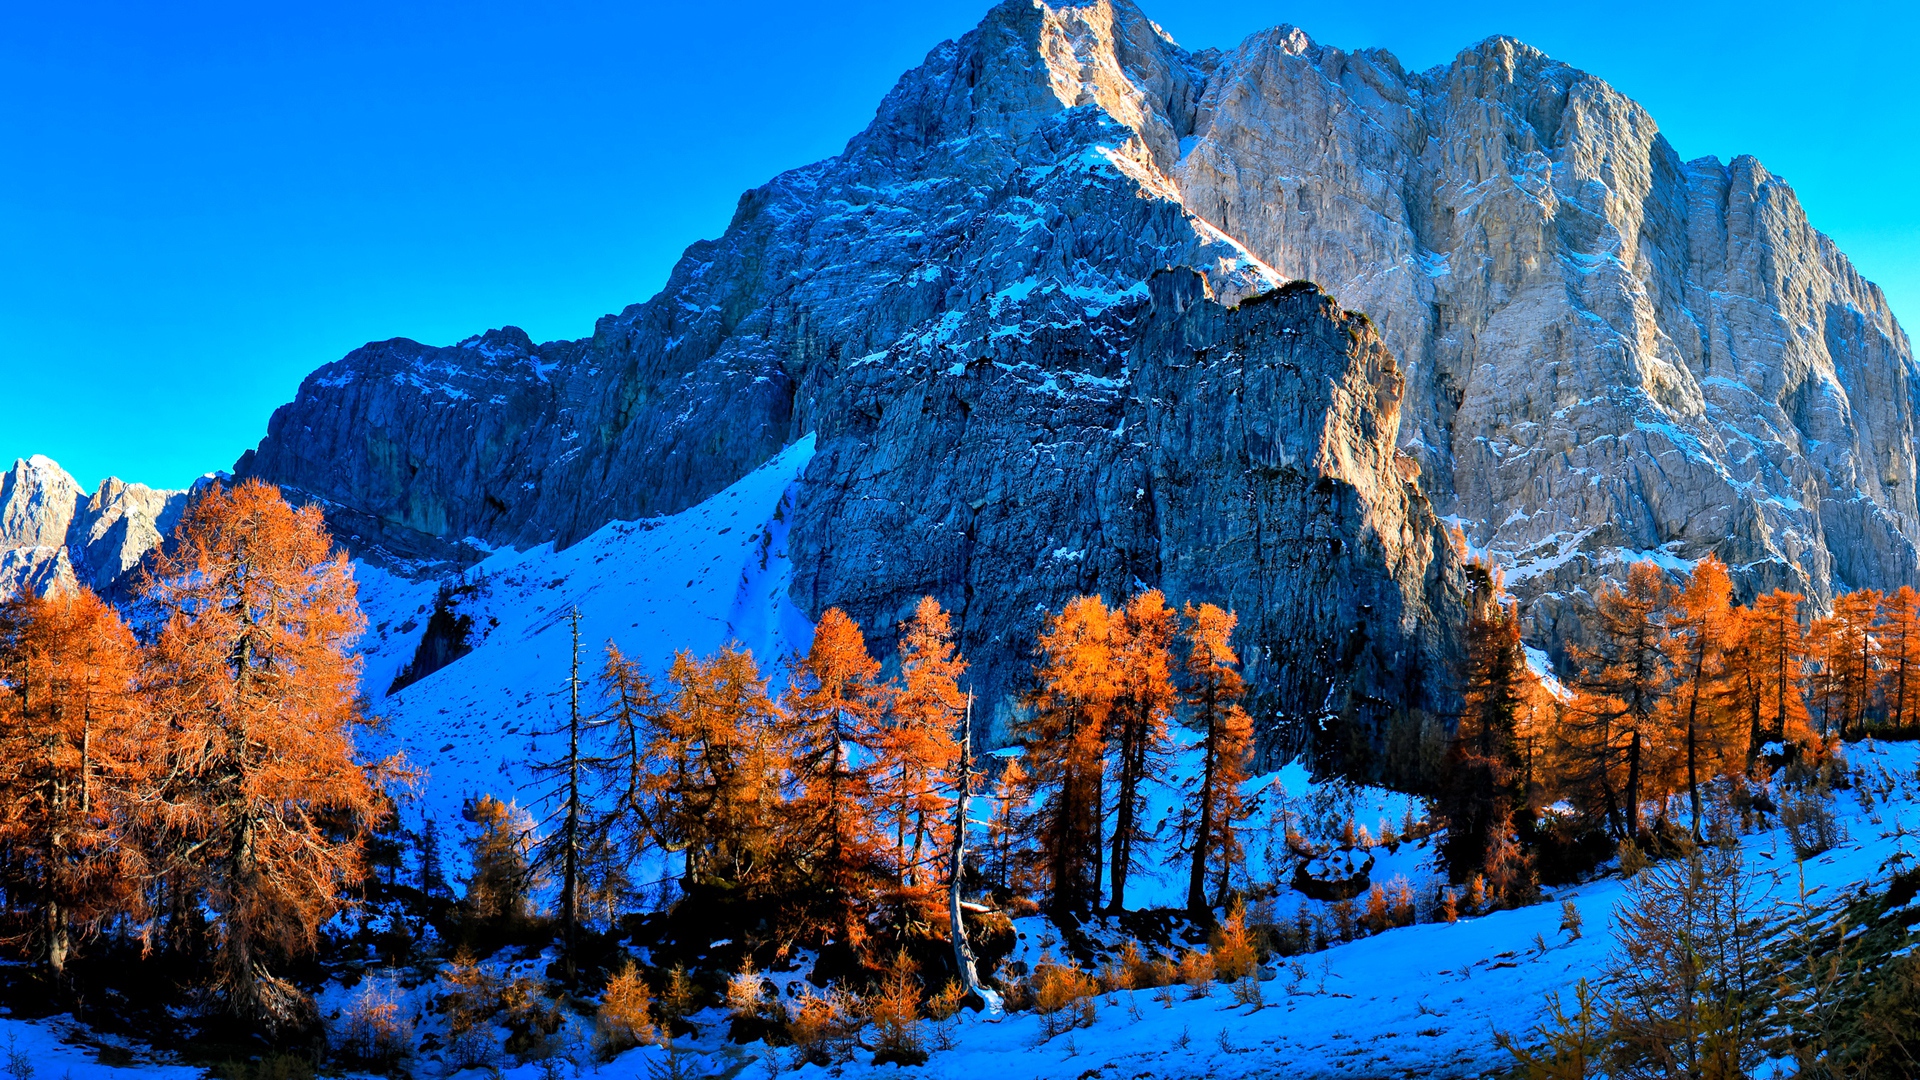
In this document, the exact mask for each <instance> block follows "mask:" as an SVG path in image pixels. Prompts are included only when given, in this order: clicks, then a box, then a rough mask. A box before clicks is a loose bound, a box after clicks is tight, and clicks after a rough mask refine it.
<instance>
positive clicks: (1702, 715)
mask: <svg viewBox="0 0 1920 1080" xmlns="http://www.w3.org/2000/svg"><path fill="white" fill-rule="evenodd" d="M1735 633H1736V622H1735V619H1734V614H1733V583H1732V581H1731V580H1730V579H1729V578H1728V577H1727V567H1726V564H1725V563H1722V562H1721V561H1720V560H1719V559H1718V558H1715V557H1714V556H1712V555H1708V556H1707V557H1705V558H1703V559H1701V560H1700V561H1699V562H1698V563H1696V564H1694V568H1693V572H1692V573H1691V574H1690V575H1689V576H1688V578H1687V583H1686V585H1685V587H1683V588H1681V589H1680V590H1679V591H1678V592H1677V593H1676V594H1675V596H1674V602H1673V610H1672V613H1671V614H1670V615H1669V617H1668V619H1667V639H1666V642H1665V644H1666V650H1667V660H1668V663H1670V664H1671V665H1672V667H1673V672H1674V680H1675V681H1674V688H1673V693H1672V694H1671V695H1670V696H1669V697H1668V698H1667V700H1666V712H1667V717H1668V723H1667V728H1668V730H1669V731H1671V732H1673V733H1674V737H1675V738H1676V740H1677V741H1678V744H1679V745H1678V748H1677V750H1678V753H1677V754H1676V764H1677V765H1678V767H1679V770H1680V772H1681V774H1682V776H1683V778H1684V779H1683V783H1684V784H1685V785H1686V790H1687V801H1688V803H1689V804H1690V808H1691V809H1692V811H1693V823H1692V828H1693V838H1694V839H1695V840H1700V839H1702V836H1701V833H1700V818H1701V803H1700V784H1701V782H1702V781H1705V780H1710V779H1712V778H1713V777H1714V776H1716V775H1719V774H1720V773H1721V772H1723V771H1725V769H1726V767H1727V765H1728V763H1729V762H1730V761H1731V760H1732V759H1734V758H1736V757H1743V756H1744V754H1745V742H1746V735H1747V732H1746V731H1745V730H1744V729H1743V726H1742V724H1741V722H1740V721H1741V720H1742V717H1741V715H1740V714H1739V712H1738V711H1737V709H1738V703H1737V697H1738V691H1739V689H1740V688H1741V687H1740V686H1739V684H1738V682H1737V681H1736V677H1737V673H1736V672H1735V671H1733V670H1732V669H1731V668H1730V667H1729V665H1728V657H1727V653H1728V649H1729V645H1730V644H1731V642H1732V641H1733V640H1734V637H1735ZM1740 767H1741V766H1738V765H1736V766H1734V768H1735V769H1736V771H1737V770H1738V769H1739V768H1740Z"/></svg>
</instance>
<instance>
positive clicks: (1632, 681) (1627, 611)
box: [1565, 562, 1673, 838]
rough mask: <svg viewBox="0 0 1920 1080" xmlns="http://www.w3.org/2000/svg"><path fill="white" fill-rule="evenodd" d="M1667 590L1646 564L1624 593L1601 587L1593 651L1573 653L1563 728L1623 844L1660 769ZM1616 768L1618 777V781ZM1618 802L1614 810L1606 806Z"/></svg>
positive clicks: (1636, 829)
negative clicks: (1591, 772)
mask: <svg viewBox="0 0 1920 1080" xmlns="http://www.w3.org/2000/svg"><path fill="white" fill-rule="evenodd" d="M1672 599H1673V587H1672V586H1671V585H1670V584H1668V582H1667V580H1666V577H1665V575H1664V574H1662V573H1661V571H1660V568H1659V567H1657V566H1655V565H1653V564H1652V563H1646V562H1641V563H1634V564H1633V566H1632V567H1631V568H1629V569H1628V571H1627V583H1626V587H1625V588H1618V587H1615V586H1611V585H1610V586H1607V587H1605V588H1603V589H1602V590H1601V592H1600V595H1599V597H1598V598H1597V599H1596V600H1595V602H1594V629H1595V631H1596V633H1595V635H1594V637H1595V644H1594V646H1593V647H1592V648H1577V649H1574V650H1573V654H1574V659H1575V661H1576V662H1577V663H1578V664H1579V665H1580V669H1581V670H1580V675H1579V677H1578V679H1577V680H1576V682H1575V691H1576V696H1575V701H1574V703H1573V706H1572V708H1570V709H1569V710H1568V712H1567V721H1566V725H1565V726H1569V727H1570V728H1571V730H1572V731H1573V733H1574V734H1575V735H1576V738H1575V740H1574V745H1575V747H1576V748H1577V749H1576V753H1575V755H1574V757H1575V759H1576V760H1579V759H1584V760H1585V761H1586V762H1587V763H1588V765H1589V766H1590V767H1591V768H1593V769H1595V770H1597V772H1598V775H1599V780H1600V785H1599V786H1600V788H1601V790H1602V792H1603V794H1604V796H1605V798H1606V801H1607V803H1608V804H1609V805H1608V806H1607V810H1608V814H1609V817H1613V815H1614V814H1615V813H1616V812H1617V813H1619V814H1620V815H1621V817H1622V818H1623V819H1624V820H1616V821H1614V824H1615V826H1616V828H1619V829H1621V830H1622V831H1623V832H1624V835H1625V836H1627V837H1632V838H1637V837H1638V836H1639V835H1640V832H1641V829H1640V804H1641V802H1642V801H1643V799H1644V797H1645V796H1646V795H1647V793H1648V789H1649V788H1650V787H1653V786H1654V783H1653V782H1654V781H1656V779H1657V777H1658V775H1659V768H1660V765H1661V764H1662V763H1661V762H1660V761H1659V760H1658V756H1659V754H1660V751H1661V749H1662V748H1663V739H1662V735H1663V727H1662V721H1661V716H1660V708H1661V703H1662V699H1663V698H1664V697H1665V695H1666V693H1667V691H1668V689H1669V685H1670V681H1671V679H1672V673H1673V667H1672V664H1671V663H1670V662H1669V660H1668V657H1667V653H1666V649H1665V641H1666V635H1667V630H1666V619H1667V615H1668V607H1669V605H1670V604H1671V603H1672ZM1616 762H1617V763H1618V764H1617V768H1618V769H1619V770H1621V771H1622V772H1623V773H1624V775H1622V776H1619V778H1618V784H1619V786H1618V788H1617V789H1616V788H1615V786H1614V784H1615V776H1616V772H1615V770H1616ZM1616 794H1617V796H1618V799H1619V805H1618V808H1617V810H1616V808H1615V807H1614V806H1613V805H1612V803H1613V799H1614V797H1615V795H1616Z"/></svg>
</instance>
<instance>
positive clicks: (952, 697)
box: [881, 596, 967, 910]
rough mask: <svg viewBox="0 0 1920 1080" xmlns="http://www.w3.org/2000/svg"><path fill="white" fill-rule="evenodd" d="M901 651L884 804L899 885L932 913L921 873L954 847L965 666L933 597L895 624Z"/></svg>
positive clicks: (885, 745)
mask: <svg viewBox="0 0 1920 1080" xmlns="http://www.w3.org/2000/svg"><path fill="white" fill-rule="evenodd" d="M899 647H900V691H899V693H898V694H897V695H895V696H894V698H893V707H892V712H891V715H890V717H889V722H888V725H887V729H886V732H885V737H884V739H883V742H882V758H883V762H884V769H883V776H882V784H883V785H884V791H883V792H882V794H881V801H882V806H883V808H884V812H885V815H886V817H887V818H888V819H889V820H890V821H891V824H892V826H893V844H894V859H895V863H896V866H897V868H898V885H899V887H900V888H901V889H902V890H903V891H910V892H911V893H913V894H914V895H916V896H917V897H918V898H919V900H920V902H921V904H920V906H922V907H923V908H926V909H927V910H932V908H933V907H936V906H937V900H938V897H937V896H936V895H935V893H934V892H932V891H930V889H929V888H928V887H929V886H930V885H931V884H932V882H931V880H930V879H931V877H932V875H929V874H927V873H926V872H925V869H926V865H927V863H928V861H929V860H931V859H933V858H935V857H936V856H937V855H938V854H939V853H940V852H942V851H943V850H945V849H946V848H947V846H948V845H949V842H950V840H951V835H950V832H951V825H950V824H949V822H948V820H947V818H948V811H949V809H950V808H951V807H952V805H953V799H952V798H951V797H950V796H948V795H947V794H946V791H947V790H948V789H949V788H950V787H952V786H953V784H954V782H955V777H956V773H955V770H956V768H957V763H958V761H959V743H958V742H957V741H956V739H955V736H956V734H957V733H958V731H959V727H960V725H961V724H964V723H966V709H967V696H966V694H965V693H963V692H962V691H961V689H960V676H961V675H962V674H963V673H965V671H966V670H967V662H966V660H965V659H964V658H962V657H961V656H960V654H959V651H958V650H957V648H956V647H955V645H954V632H953V619H952V617H951V616H949V615H948V614H947V613H946V612H945V611H942V610H941V609H940V604H939V602H938V601H936V600H935V599H934V598H933V597H931V596H923V597H921V598H920V603H919V604H917V605H916V606H915V607H914V609H913V616H912V617H911V618H909V619H908V620H907V621H906V622H903V623H901V624H900V646H899Z"/></svg>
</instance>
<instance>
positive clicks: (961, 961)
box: [947, 692, 1005, 1019]
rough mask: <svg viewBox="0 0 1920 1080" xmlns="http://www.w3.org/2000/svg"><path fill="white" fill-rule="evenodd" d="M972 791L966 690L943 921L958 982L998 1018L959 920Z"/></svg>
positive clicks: (995, 997)
mask: <svg viewBox="0 0 1920 1080" xmlns="http://www.w3.org/2000/svg"><path fill="white" fill-rule="evenodd" d="M972 794H973V694H972V693H971V692H969V693H968V694H967V717H966V720H965V721H964V722H963V723H962V724H961V727H960V785H959V791H958V793H957V797H956V798H955V799H954V800H953V808H954V813H953V853H952V858H951V860H950V861H949V862H948V864H947V921H948V923H949V924H950V925H949V933H950V934H951V935H952V938H953V964H954V968H955V969H956V970H958V971H959V973H960V984H961V986H962V987H964V988H965V989H966V991H967V993H969V994H971V995H973V996H974V997H977V998H979V999H980V1002H981V1004H982V1005H984V1006H985V1008H986V1011H987V1015H988V1016H989V1017H991V1018H994V1019H998V1018H999V1017H1000V1016H1001V1015H1002V1014H1003V1012H1004V1011H1005V1009H1004V1007H1003V1006H1002V1005H1001V1002H1000V995H999V994H997V993H995V992H993V991H992V990H989V989H987V988H986V987H984V986H981V985H980V974H979V972H978V971H976V970H975V969H974V965H973V948H972V947H971V946H970V945H968V943H967V924H966V923H965V922H964V921H962V918H961V916H962V915H963V914H964V913H963V912H962V911H961V908H960V887H961V885H962V884H963V882H964V881H965V878H966V869H967V803H968V802H969V800H970V798H971V796H972Z"/></svg>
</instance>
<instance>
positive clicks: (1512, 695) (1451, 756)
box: [1436, 560, 1539, 882]
mask: <svg viewBox="0 0 1920 1080" xmlns="http://www.w3.org/2000/svg"><path fill="white" fill-rule="evenodd" d="M1467 580H1468V582H1469V585H1470V588H1471V591H1470V592H1469V595H1468V605H1469V606H1468V614H1467V669H1466V681H1465V683H1466V685H1465V693H1464V695H1463V700H1462V703H1461V704H1462V707H1461V711H1460V722H1459V724H1458V725H1457V726H1456V727H1455V728H1454V734H1453V740H1452V742H1451V743H1450V745H1449V746H1448V748H1447V757H1446V764H1445V772H1444V780H1443V782H1442V785H1441V791H1440V796H1439V798H1438V799H1437V800H1436V805H1437V809H1438V811H1439V816H1440V818H1441V819H1442V820H1443V821H1445V823H1446V826H1447V832H1446V838H1445V840H1444V841H1443V842H1442V843H1441V845H1440V849H1439V851H1440V860H1441V864H1442V865H1443V866H1444V867H1445V868H1446V870H1447V874H1448V876H1449V877H1450V878H1451V879H1452V880H1454V881H1456V882H1461V881H1466V880H1468V879H1470V878H1471V877H1473V875H1475V874H1478V873H1481V872H1482V871H1483V870H1485V869H1486V867H1487V861H1488V857H1489V855H1490V854H1491V853H1492V852H1493V851H1494V849H1495V847H1496V845H1497V844H1498V842H1499V841H1501V840H1502V839H1503V838H1504V837H1506V836H1508V835H1509V834H1510V833H1512V832H1513V830H1514V829H1516V828H1522V827H1525V826H1526V824H1527V822H1525V821H1524V820H1520V819H1521V817H1522V815H1524V814H1525V812H1526V809H1527V791H1528V777H1527V758H1526V754H1525V748H1524V747H1523V746H1522V744H1521V739H1520V733H1521V731H1522V729H1523V728H1525V727H1527V726H1528V725H1529V724H1530V722H1531V719H1532V717H1531V713H1532V711H1533V703H1534V698H1535V696H1536V695H1537V693H1538V692H1539V690H1538V687H1537V686H1536V684H1537V683H1538V681H1539V680H1538V679H1537V678H1535V676H1534V674H1533V672H1532V670H1531V669H1529V668H1528V667H1527V657H1526V652H1525V650H1524V649H1523V648H1522V646H1521V642H1520V614H1519V610H1518V609H1517V608H1516V607H1515V606H1514V605H1513V603H1512V601H1510V600H1508V599H1507V597H1506V592H1505V589H1504V587H1503V585H1502V582H1501V577H1500V572H1499V570H1498V568H1496V567H1493V566H1491V565H1489V564H1487V563H1485V562H1483V561H1480V560H1472V561H1470V562H1469V563H1468V566H1467Z"/></svg>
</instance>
